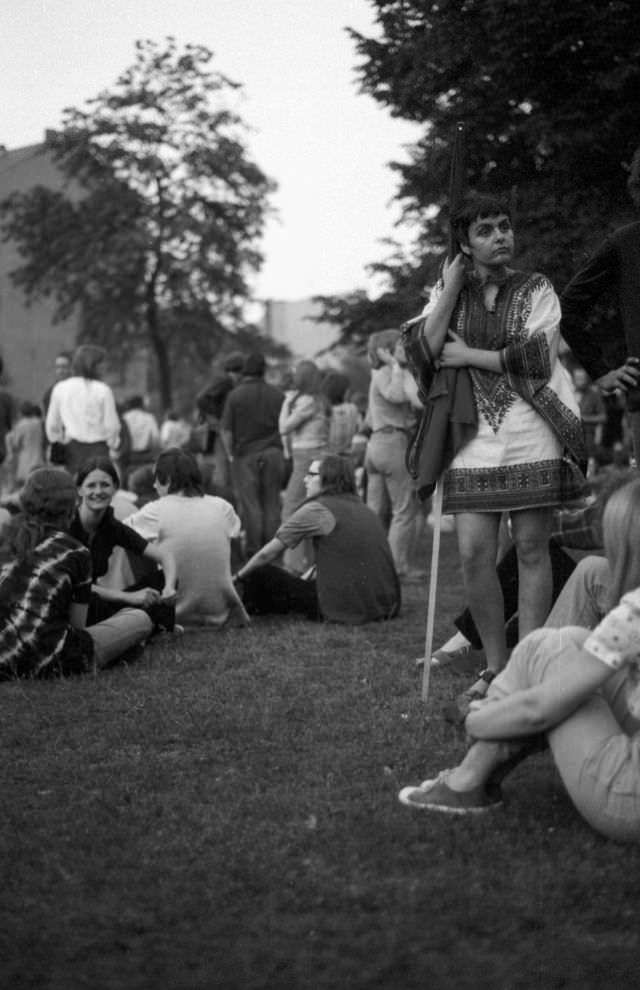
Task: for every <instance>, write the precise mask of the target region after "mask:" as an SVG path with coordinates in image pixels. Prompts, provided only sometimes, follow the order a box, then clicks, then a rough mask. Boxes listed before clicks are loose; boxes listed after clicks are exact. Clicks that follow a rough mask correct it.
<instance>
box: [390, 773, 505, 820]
mask: <svg viewBox="0 0 640 990" xmlns="http://www.w3.org/2000/svg"><path fill="white" fill-rule="evenodd" d="M448 773H449V771H448V770H443V771H442V773H440V774H439V775H438V776H437V777H436V778H435V780H423V782H422V783H421V784H420V785H419V786H418V787H403V788H402V790H401V791H400V793H399V794H398V799H399V801H400V802H401V803H402V804H406V805H407V806H408V807H410V808H418V809H420V810H421V811H440V812H441V813H442V814H445V815H482V814H484V813H485V812H487V811H493V810H494V809H495V808H499V807H501V806H502V792H501V791H500V789H499V788H498V787H495V788H492V791H491V793H488V792H487V791H486V790H485V789H484V787H474V788H473V790H470V791H454V790H452V788H451V787H449V785H448V784H447V781H446V778H447V776H448Z"/></svg>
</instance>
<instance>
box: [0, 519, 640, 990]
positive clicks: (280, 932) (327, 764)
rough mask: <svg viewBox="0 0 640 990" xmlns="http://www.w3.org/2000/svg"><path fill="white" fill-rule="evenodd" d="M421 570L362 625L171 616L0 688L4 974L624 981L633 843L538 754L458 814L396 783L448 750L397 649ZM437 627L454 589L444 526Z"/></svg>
mask: <svg viewBox="0 0 640 990" xmlns="http://www.w3.org/2000/svg"><path fill="white" fill-rule="evenodd" d="M426 595H427V589H426V587H410V588H407V589H405V602H404V606H403V613H402V616H401V618H400V619H398V620H396V621H394V622H391V623H388V624H386V625H380V624H376V625H371V626H366V627H364V628H360V629H343V628H341V627H338V626H326V627H320V626H316V625H313V624H311V623H307V622H304V621H289V622H285V621H283V620H276V619H273V620H261V621H257V622H255V624H254V625H253V626H252V627H251V628H250V629H247V630H230V631H228V632H225V633H214V632H187V633H186V634H185V636H184V637H183V639H182V641H181V644H180V646H179V649H178V650H176V649H175V648H174V647H167V646H166V645H158V646H156V647H154V648H153V649H150V650H149V651H148V652H147V655H146V656H145V658H144V659H143V660H142V661H141V662H140V663H139V664H137V665H135V666H132V667H128V668H127V667H124V668H120V669H115V670H113V671H111V672H110V673H108V674H103V675H101V676H100V677H98V678H89V677H87V678H84V679H80V678H78V679H71V680H67V681H58V682H52V683H35V682H34V683H15V684H3V685H0V706H1V719H0V726H1V728H0V739H1V747H2V756H3V759H2V771H1V773H2V796H3V802H2V818H3V827H2V887H1V891H2V892H1V895H0V912H1V913H0V939H1V941H0V986H1V987H2V988H5V987H6V988H7V990H23V988H34V990H35V988H38V990H40V988H42V990H45V988H46V990H75V988H88V990H107V988H109V990H121V988H125V990H134V988H135V990H137V988H140V990H152V988H153V990H200V988H203V990H204V988H207V990H208V988H211V990H214V988H215V990H231V988H243V990H257V988H269V990H289V988H291V990H294V988H298V987H300V988H309V990H315V988H318V990H320V988H322V990H325V988H326V990H329V988H331V990H351V988H354V990H355V988H390V990H391V988H393V990H405V988H407V990H408V988H414V987H415V988H418V987H419V988H421V990H439V988H441V987H444V988H449V987H450V988H463V990H465V988H469V990H471V988H473V990H478V988H486V990H547V988H566V987H572V988H573V987H575V988H581V990H585V988H594V990H595V988H598V990H600V988H603V987H615V988H618V987H633V986H635V985H636V984H637V980H638V977H637V962H638V949H639V941H640V939H639V931H640V926H639V917H638V915H639V903H640V902H639V897H638V886H639V877H640V850H639V849H636V848H629V847H623V846H616V845H614V844H613V843H611V842H607V841H605V840H603V839H601V838H599V837H598V836H597V835H596V834H594V833H593V832H592V831H591V830H590V829H589V828H588V826H587V825H586V824H584V823H583V822H582V821H581V820H580V819H579V818H578V816H577V814H576V813H575V812H574V810H573V808H572V806H571V805H570V803H569V800H568V798H567V797H566V796H565V794H564V792H563V790H562V787H561V785H560V782H559V780H558V778H557V776H556V774H555V771H554V769H553V766H552V764H551V761H550V759H549V757H548V756H546V755H542V756H537V757H535V758H534V759H532V760H531V761H530V762H529V763H528V764H525V765H523V766H521V767H520V768H518V770H517V771H516V772H515V773H514V774H513V776H512V777H510V778H509V780H508V781H507V783H506V785H505V796H506V799H507V803H506V807H505V808H504V809H503V810H501V811H496V812H493V813H492V814H491V815H489V816H484V817H480V818H478V819H475V820H464V819H463V820H459V819H451V818H449V817H447V816H440V815H428V814H422V815H421V814H420V813H419V812H415V811H412V810H410V809H408V808H405V807H403V806H402V805H400V804H399V803H398V801H397V799H396V793H397V791H398V789H399V787H400V786H401V785H404V784H407V783H411V782H418V781H419V780H421V779H422V778H424V777H425V776H428V775H429V774H430V773H431V772H432V771H436V770H439V769H441V768H442V767H443V766H447V765H450V764H451V762H452V760H453V759H454V757H455V756H457V755H459V754H460V752H461V749H462V747H461V742H460V739H459V737H458V735H457V734H456V732H455V731H454V730H453V729H452V728H451V727H450V726H448V725H447V724H446V723H445V722H444V721H443V720H442V719H441V717H440V708H441V703H442V702H443V701H444V700H447V699H448V698H449V697H451V696H452V695H453V694H454V693H456V692H457V690H459V689H460V688H461V686H463V685H464V683H465V682H464V681H461V680H460V679H458V678H456V677H455V675H453V674H451V673H447V672H445V671H436V672H434V673H433V674H432V679H431V700H430V702H429V705H428V706H427V708H426V710H425V707H424V706H423V704H422V702H421V701H420V675H419V674H418V673H417V670H416V668H415V665H414V658H415V657H416V656H418V655H419V654H421V653H422V651H423V645H424V624H425V602H426ZM438 602H439V614H438V620H437V623H436V642H441V641H443V640H444V639H445V638H447V637H448V636H449V635H450V632H451V624H450V620H451V617H452V616H453V615H454V614H455V611H456V610H457V606H458V605H459V602H460V576H459V570H458V561H457V554H456V550H455V537H453V536H450V535H443V538H442V561H441V591H440V592H439V596H438Z"/></svg>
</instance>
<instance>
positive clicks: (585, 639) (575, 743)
mask: <svg viewBox="0 0 640 990" xmlns="http://www.w3.org/2000/svg"><path fill="white" fill-rule="evenodd" d="M603 528H604V544H605V551H606V555H607V559H608V561H609V565H610V570H611V584H610V589H609V592H610V598H609V600H610V603H611V604H612V606H613V607H612V608H611V609H610V611H609V612H608V614H607V615H605V617H604V618H603V619H602V621H601V622H600V623H599V624H598V625H597V626H596V628H595V629H593V630H589V629H583V628H581V627H579V626H565V627H563V628H560V629H557V628H543V629H537V630H534V631H533V632H531V633H529V635H528V636H526V637H525V638H524V639H523V640H521V642H520V643H519V644H518V645H517V646H516V648H515V650H514V652H513V654H512V656H511V659H510V660H509V662H508V663H507V665H506V667H505V668H504V670H503V671H502V672H501V673H500V674H498V676H497V677H495V678H494V680H493V681H492V682H491V684H490V686H489V689H488V691H487V696H486V698H485V699H483V700H482V701H474V702H472V703H471V706H470V711H469V714H468V715H467V718H466V721H465V728H466V731H467V734H468V736H469V737H470V739H471V740H472V745H471V747H470V748H469V749H468V751H467V753H466V755H465V757H464V759H463V760H462V762H461V763H460V764H459V765H458V766H456V767H454V769H452V770H445V771H443V772H442V773H440V774H438V775H437V776H436V777H435V778H433V779H431V780H425V781H424V782H423V783H422V784H420V785H418V786H417V787H405V788H403V790H402V791H400V794H399V798H400V800H401V801H402V803H403V804H407V805H409V806H411V807H414V808H419V809H421V810H426V811H440V812H445V813H449V814H458V815H460V814H476V813H478V812H482V811H488V810H489V809H491V808H494V807H497V806H498V805H499V804H501V793H500V790H499V787H497V786H496V778H497V776H499V775H500V767H501V765H502V764H508V763H509V762H511V763H514V762H516V761H517V760H518V759H519V758H520V757H521V756H522V754H523V753H526V752H527V751H528V750H531V749H532V748H533V747H534V746H535V745H536V741H537V740H538V739H539V737H540V736H541V735H544V736H546V739H547V741H548V744H549V747H550V749H551V753H552V755H553V759H554V761H555V764H556V766H557V768H558V770H559V772H560V775H561V777H562V780H563V782H564V785H565V787H566V788H567V791H568V793H569V796H570V797H571V800H572V801H573V803H574V804H575V806H576V808H577V809H578V811H579V812H580V813H581V814H582V816H583V817H584V818H585V819H586V820H587V822H589V824H590V825H591V826H592V827H593V828H594V829H596V831H598V832H600V833H602V834H603V835H605V836H607V837H609V838H612V839H616V840H619V841H633V842H638V841H640V478H636V479H634V480H632V481H630V482H628V483H627V484H626V485H624V486H623V487H622V488H620V489H618V491H617V492H615V493H614V494H613V495H612V496H611V498H610V499H609V501H608V503H607V506H606V509H605V512H604V519H603Z"/></svg>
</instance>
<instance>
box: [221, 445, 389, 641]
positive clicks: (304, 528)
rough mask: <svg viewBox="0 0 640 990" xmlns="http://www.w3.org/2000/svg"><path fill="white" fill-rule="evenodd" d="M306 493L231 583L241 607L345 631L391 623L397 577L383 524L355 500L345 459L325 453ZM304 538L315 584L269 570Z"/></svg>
mask: <svg viewBox="0 0 640 990" xmlns="http://www.w3.org/2000/svg"><path fill="white" fill-rule="evenodd" d="M305 487H306V490H307V498H306V500H305V501H304V502H303V503H302V505H301V506H299V508H298V509H296V511H295V512H294V513H293V515H291V516H290V517H289V518H288V519H287V520H286V522H284V523H283V524H282V525H281V526H280V528H279V529H278V531H277V533H276V535H275V536H274V538H273V539H272V540H270V541H269V542H268V543H266V544H265V546H264V547H262V549H261V550H259V551H258V552H257V553H256V554H254V556H253V557H251V559H250V560H249V561H247V563H246V564H244V566H243V567H241V568H240V570H239V571H238V573H237V574H236V575H235V577H234V580H235V581H239V582H241V595H242V599H243V601H244V605H245V608H246V609H247V611H248V612H249V614H257V615H260V614H265V613H269V612H276V613H280V614H286V613H289V612H298V613H301V614H302V615H304V616H306V618H308V619H313V620H325V621H328V622H343V623H346V624H348V625H359V624H360V623H362V622H373V621H376V620H378V619H392V618H393V617H394V616H396V615H397V614H398V611H399V609H400V584H399V581H398V576H397V574H396V571H395V567H394V564H393V558H392V557H391V551H390V549H389V544H388V542H387V537H386V535H385V532H384V529H383V527H382V523H381V522H380V520H379V519H378V517H377V516H376V515H375V513H374V512H373V511H372V510H371V509H369V508H367V506H366V505H364V503H363V502H362V501H361V499H360V497H359V496H358V495H357V494H356V482H355V476H354V472H353V467H352V465H351V461H350V459H349V458H346V457H340V456H338V455H336V454H329V455H327V456H326V457H324V458H322V459H321V460H314V461H312V462H311V464H310V465H309V468H308V471H307V474H306V477H305ZM306 538H309V539H311V540H312V541H313V545H314V550H315V572H316V573H315V577H312V578H308V579H305V578H304V577H299V576H297V575H295V574H292V573H291V572H290V571H287V570H285V569H284V568H283V567H277V566H275V565H274V564H273V561H275V560H276V559H277V558H279V557H280V556H281V555H282V553H283V552H284V550H285V549H290V548H292V547H295V546H297V545H298V543H300V542H301V541H302V540H303V539H306Z"/></svg>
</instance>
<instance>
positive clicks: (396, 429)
mask: <svg viewBox="0 0 640 990" xmlns="http://www.w3.org/2000/svg"><path fill="white" fill-rule="evenodd" d="M372 432H373V433H406V432H407V427H406V426H380V427H378V429H377V430H373V431H372Z"/></svg>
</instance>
